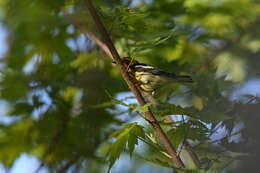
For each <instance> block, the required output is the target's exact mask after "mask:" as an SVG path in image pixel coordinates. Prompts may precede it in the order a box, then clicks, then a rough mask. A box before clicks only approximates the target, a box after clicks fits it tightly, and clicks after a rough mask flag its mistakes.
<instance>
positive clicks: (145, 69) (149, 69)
mask: <svg viewBox="0 0 260 173" xmlns="http://www.w3.org/2000/svg"><path fill="white" fill-rule="evenodd" d="M131 69H132V70H133V71H134V72H148V73H152V74H153V75H163V76H167V77H176V75H175V74H173V73H168V72H165V71H162V70H159V69H157V68H155V67H153V66H150V65H147V64H137V65H134V66H132V67H131Z"/></svg>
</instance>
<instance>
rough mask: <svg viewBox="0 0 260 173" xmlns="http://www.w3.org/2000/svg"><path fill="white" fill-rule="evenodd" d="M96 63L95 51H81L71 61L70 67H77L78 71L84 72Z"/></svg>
mask: <svg viewBox="0 0 260 173" xmlns="http://www.w3.org/2000/svg"><path fill="white" fill-rule="evenodd" d="M96 63H97V51H92V52H91V53H82V54H80V55H79V56H78V57H77V59H76V60H74V61H72V62H71V65H72V67H76V68H78V72H80V73H81V72H84V71H86V70H87V69H89V68H90V67H93V66H95V65H96Z"/></svg>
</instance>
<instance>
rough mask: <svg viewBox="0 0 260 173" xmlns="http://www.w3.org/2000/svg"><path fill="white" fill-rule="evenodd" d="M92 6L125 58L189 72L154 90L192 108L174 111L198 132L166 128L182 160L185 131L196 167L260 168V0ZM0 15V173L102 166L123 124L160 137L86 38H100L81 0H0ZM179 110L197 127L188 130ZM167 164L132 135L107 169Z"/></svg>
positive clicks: (147, 0)
mask: <svg viewBox="0 0 260 173" xmlns="http://www.w3.org/2000/svg"><path fill="white" fill-rule="evenodd" d="M94 4H95V6H96V7H97V10H98V12H99V14H100V17H101V19H102V21H103V22H104V24H105V26H106V28H107V30H108V32H109V34H110V35H111V38H112V39H113V41H114V44H115V46H116V48H117V50H118V51H119V53H120V55H121V56H122V57H123V56H131V57H133V58H135V59H137V60H138V61H141V62H144V63H148V64H150V65H153V66H155V67H158V68H160V69H163V70H164V71H168V72H172V73H176V74H182V75H191V76H192V77H193V79H194V81H195V82H194V84H191V85H183V84H177V83H175V84H171V85H167V86H165V87H163V88H161V89H160V90H159V91H158V92H157V93H156V95H155V97H156V98H157V99H158V100H159V101H160V102H162V103H165V104H166V103H168V104H172V105H180V106H182V107H183V108H184V109H187V110H191V109H192V113H191V115H186V114H185V112H184V115H186V116H184V115H183V116H181V115H179V116H173V118H174V119H175V120H177V121H179V122H180V124H181V125H180V127H183V126H184V127H185V128H187V129H188V131H192V132H194V133H189V134H188V133H186V132H187V131H186V130H185V132H183V131H181V130H180V131H177V132H174V133H171V131H170V130H169V129H167V127H165V130H169V131H168V135H169V137H170V138H171V140H172V141H173V143H174V145H175V147H176V148H177V149H179V150H180V151H182V150H183V152H181V157H182V158H183V160H184V162H185V164H186V165H187V167H188V168H191V169H193V168H194V165H193V164H192V163H191V161H190V158H189V156H187V153H185V150H184V149H183V148H182V147H181V145H182V144H181V141H182V140H183V139H189V140H190V142H191V143H192V145H193V150H194V151H195V152H196V153H197V154H198V156H199V158H200V161H201V164H202V166H203V169H199V170H197V169H194V172H208V173H211V172H212V173H213V172H221V173H227V172H228V173H233V172H234V173H237V172H238V173H240V172H241V173H244V172H250V173H254V172H256V173H257V172H259V165H258V160H259V154H260V149H259V145H260V138H259V137H260V135H259V130H260V126H259V122H260V121H259V119H260V117H259V116H260V115H259V113H260V98H259V94H260V78H259V74H260V70H259V69H260V59H259V58H260V2H259V1H257V0H163V1H155V0H133V1H131V0H95V1H94ZM0 20H1V24H0V35H1V38H2V39H1V46H0V52H1V55H0V57H1V58H0V107H1V111H0V113H1V115H0V161H1V170H0V171H2V172H19V173H21V172H34V171H35V170H37V169H38V170H39V172H75V173H81V172H82V173H83V172H88V173H99V172H106V171H107V169H108V161H107V158H106V154H107V152H108V151H109V149H110V148H109V147H110V146H111V144H112V143H113V139H112V140H111V139H110V138H109V136H110V135H111V134H112V133H113V132H114V131H115V130H116V129H120V128H122V126H123V124H124V123H129V122H138V124H140V125H143V126H144V129H145V132H146V134H147V135H148V136H150V142H151V139H154V140H157V139H156V138H155V137H154V132H153V130H152V129H151V128H150V127H149V125H148V124H147V123H146V122H145V121H144V120H143V119H142V118H141V117H140V116H139V115H138V113H136V112H133V111H132V109H131V108H129V107H127V106H122V105H121V102H124V103H125V104H135V103H136V101H135V99H134V98H132V94H131V93H130V92H129V89H128V88H127V85H126V83H125V82H124V81H123V79H122V77H121V75H120V73H119V70H118V69H117V68H116V67H112V65H111V59H110V58H109V57H108V56H106V55H105V54H104V53H103V52H102V50H100V48H99V47H98V46H97V45H96V44H95V42H93V41H92V39H90V37H88V36H86V33H87V34H90V33H91V34H94V35H95V36H96V38H98V39H101V40H102V38H100V35H99V33H98V32H97V28H96V27H95V25H94V23H93V21H92V19H91V16H90V14H89V13H88V10H87V7H86V4H85V2H84V0H0ZM115 99H116V100H115ZM118 100H121V101H118ZM157 118H158V119H161V117H160V116H159V117H157ZM183 118H187V119H189V120H190V119H196V122H199V123H201V124H203V125H204V126H203V127H202V125H201V126H199V128H197V129H194V128H193V127H192V126H189V124H188V123H186V120H187V119H186V120H184V119H183ZM165 126H166V125H165ZM189 129H190V130H189ZM147 140H148V141H149V139H148V138H147ZM176 141H177V142H176ZM156 145H158V146H160V144H158V143H156ZM26 165H27V166H26ZM28 165H30V166H29V167H28ZM25 167H26V169H25ZM171 167H172V165H171V164H170V161H169V159H168V158H167V157H165V156H164V155H163V154H162V153H160V152H158V150H154V148H153V147H151V145H149V144H146V143H145V142H143V141H139V145H138V146H137V148H136V149H135V152H134V154H133V155H132V157H131V159H130V158H129V154H127V150H125V152H122V154H121V157H120V159H119V160H118V161H117V162H116V164H115V165H114V167H113V168H112V169H111V170H110V172H112V173H116V172H129V173H136V172H138V173H141V172H142V173H143V172H149V173H151V172H165V173H168V172H173V171H174V170H173V169H172V168H171ZM174 172H176V171H174Z"/></svg>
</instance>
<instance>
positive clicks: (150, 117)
mask: <svg viewBox="0 0 260 173" xmlns="http://www.w3.org/2000/svg"><path fill="white" fill-rule="evenodd" d="M86 3H87V7H88V9H89V12H90V14H91V16H92V17H93V19H94V22H95V24H96V25H97V28H98V30H99V32H100V34H101V35H102V38H103V40H104V43H105V45H106V46H107V47H108V49H109V51H110V53H111V54H112V58H113V60H114V61H115V62H116V63H117V65H118V66H119V68H120V71H121V74H122V76H123V78H124V80H125V81H126V83H127V85H128V87H129V88H130V90H131V91H132V92H133V94H134V95H135V97H136V99H137V101H138V103H139V104H140V105H141V106H144V105H145V104H146V102H145V100H144V98H143V97H142V95H141V93H140V91H139V90H138V89H137V88H136V86H135V85H134V83H133V82H132V81H131V79H130V77H129V75H128V73H127V71H126V69H125V67H124V65H123V63H122V61H121V59H120V56H119V54H118V52H117V50H116V49H115V47H114V45H113V42H112V40H111V39H110V36H109V35H108V33H107V31H106V29H105V27H104V25H103V24H102V22H101V20H100V18H99V16H98V14H97V11H96V9H95V8H94V6H93V4H92V1H91V0H86ZM145 116H146V119H147V120H148V122H149V123H150V124H151V125H152V127H153V128H154V130H155V132H156V133H157V135H158V137H159V139H160V140H161V142H162V144H163V146H164V148H165V149H166V150H167V152H168V154H169V155H170V156H171V157H172V158H171V159H172V161H173V162H174V163H175V165H176V166H177V167H178V168H185V165H184V164H183V162H182V160H181V159H180V157H178V156H177V155H176V150H175V149H174V148H173V146H172V144H171V143H170V141H169V139H168V137H167V136H166V134H165V133H164V131H163V130H162V128H161V126H160V125H159V123H158V122H157V120H156V119H155V117H154V115H153V113H152V112H151V111H150V110H148V111H147V112H145Z"/></svg>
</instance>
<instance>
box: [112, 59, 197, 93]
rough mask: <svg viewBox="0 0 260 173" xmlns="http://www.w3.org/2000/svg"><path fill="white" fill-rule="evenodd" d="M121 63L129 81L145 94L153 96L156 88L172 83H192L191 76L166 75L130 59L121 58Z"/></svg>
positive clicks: (166, 73)
mask: <svg viewBox="0 0 260 173" xmlns="http://www.w3.org/2000/svg"><path fill="white" fill-rule="evenodd" d="M122 62H123V64H124V66H125V68H126V69H127V72H128V73H129V76H130V78H131V80H133V82H134V83H135V84H136V85H137V86H138V87H139V88H140V89H141V90H142V91H144V92H147V93H152V94H154V93H155V91H156V90H157V89H158V88H160V87H162V86H164V85H166V84H168V83H172V82H189V83H191V82H193V80H192V77H191V76H188V75H176V74H173V73H168V72H165V71H162V70H160V69H157V68H155V67H153V66H150V65H148V64H144V63H140V62H138V61H137V60H135V59H133V58H130V57H124V58H122ZM113 64H116V62H113Z"/></svg>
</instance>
